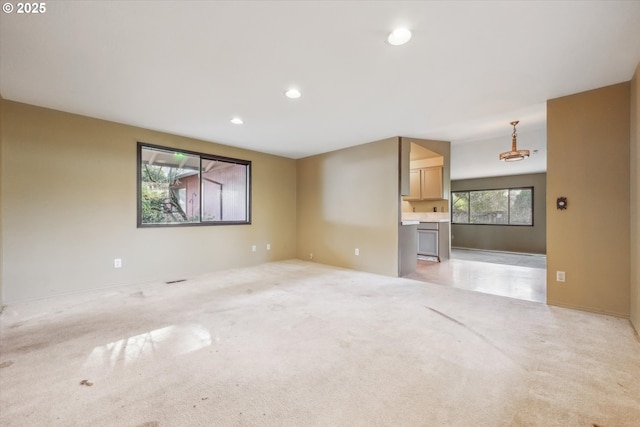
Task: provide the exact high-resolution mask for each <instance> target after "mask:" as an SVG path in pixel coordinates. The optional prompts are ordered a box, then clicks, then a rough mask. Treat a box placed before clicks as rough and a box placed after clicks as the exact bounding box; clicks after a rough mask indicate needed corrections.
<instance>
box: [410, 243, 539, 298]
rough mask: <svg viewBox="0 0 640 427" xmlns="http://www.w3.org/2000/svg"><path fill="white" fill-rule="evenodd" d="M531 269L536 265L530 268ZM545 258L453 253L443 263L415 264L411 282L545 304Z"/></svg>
mask: <svg viewBox="0 0 640 427" xmlns="http://www.w3.org/2000/svg"><path fill="white" fill-rule="evenodd" d="M531 265H535V267H532V266H531ZM546 275H547V270H546V257H544V256H542V255H519V254H505V253H499V252H490V251H469V250H464V249H453V250H452V253H451V259H449V260H443V261H442V262H432V261H424V260H418V266H417V268H416V271H415V273H411V274H410V275H408V276H406V277H407V278H410V279H415V280H422V281H425V282H431V283H437V284H440V285H447V286H451V287H454V288H460V289H467V290H471V291H477V292H483V293H487V294H492V295H500V296H505V297H510V298H517V299H521V300H526V301H533V302H541V303H545V302H546V300H547V277H546Z"/></svg>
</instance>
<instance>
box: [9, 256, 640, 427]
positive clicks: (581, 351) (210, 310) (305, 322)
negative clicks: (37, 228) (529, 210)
mask: <svg viewBox="0 0 640 427" xmlns="http://www.w3.org/2000/svg"><path fill="white" fill-rule="evenodd" d="M1 316H2V317H1V331H0V332H1V347H0V424H1V425H3V426H147V427H150V426H589V427H591V426H594V425H597V426H602V427H605V426H607V427H608V426H611V427H613V426H638V425H639V424H640V342H639V341H638V339H637V338H636V336H634V332H633V329H632V328H631V326H630V323H629V321H628V320H625V319H618V318H613V317H607V316H600V315H595V314H590V313H584V312H579V311H572V310H567V309H562V308H553V307H547V306H545V305H543V304H539V303H531V302H525V301H518V300H514V299H509V298H502V297H498V296H492V295H485V294H480V293H475V292H469V291H465V290H459V289H453V288H450V287H445V286H440V285H433V284H428V283H423V282H418V281H412V280H408V279H395V278H388V277H383V276H377V275H372V274H366V273H359V272H353V271H349V270H342V269H338V268H333V267H327V266H322V265H319V264H315V263H308V262H303V261H287V262H279V263H270V264H264V265H261V266H257V267H253V268H247V269H237V270H230V271H225V272H219V273H214V274H211V275H207V276H202V277H197V278H193V279H190V280H187V281H185V282H181V283H176V284H171V285H168V284H164V283H155V284H146V285H144V286H131V287H122V288H117V289H115V290H110V291H102V292H93V293H86V294H82V295H77V296H72V297H64V298H56V299H49V300H43V301H37V302H30V303H22V304H15V305H9V306H8V307H6V308H5V310H4V311H3V313H2V315H1Z"/></svg>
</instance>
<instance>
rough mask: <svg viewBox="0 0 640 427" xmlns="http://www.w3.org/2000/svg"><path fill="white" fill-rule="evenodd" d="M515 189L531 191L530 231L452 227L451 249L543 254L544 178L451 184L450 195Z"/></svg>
mask: <svg viewBox="0 0 640 427" xmlns="http://www.w3.org/2000/svg"><path fill="white" fill-rule="evenodd" d="M496 161H498V160H496ZM524 161H526V160H524ZM514 187H533V227H522V226H508V225H505V226H503V225H477V224H474V225H470V224H451V246H453V247H459V248H472V249H488V250H494V251H509V252H525V253H533V254H544V253H546V251H547V244H546V243H547V210H546V194H547V193H546V191H547V174H545V173H535V174H525V175H511V176H498V177H493V178H477V179H460V180H456V181H452V182H451V191H464V190H492V189H496V188H514Z"/></svg>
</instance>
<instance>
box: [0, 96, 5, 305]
mask: <svg viewBox="0 0 640 427" xmlns="http://www.w3.org/2000/svg"><path fill="white" fill-rule="evenodd" d="M3 108H4V100H3V99H2V97H0V305H2V304H3V303H4V292H3V291H2V289H3V283H4V282H3V276H4V275H3V271H4V255H3V246H4V237H3V232H2V219H3V217H4V213H3V209H2V205H3V203H2V202H3V196H2V194H3V184H2V183H3V179H2V177H3V173H2V168H3V163H2V152H3V151H4V133H3V131H2V129H3V128H2V122H3V120H4V114H2V111H3Z"/></svg>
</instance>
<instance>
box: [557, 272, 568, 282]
mask: <svg viewBox="0 0 640 427" xmlns="http://www.w3.org/2000/svg"><path fill="white" fill-rule="evenodd" d="M566 279H567V275H566V273H565V272H564V271H556V282H564V281H566Z"/></svg>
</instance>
